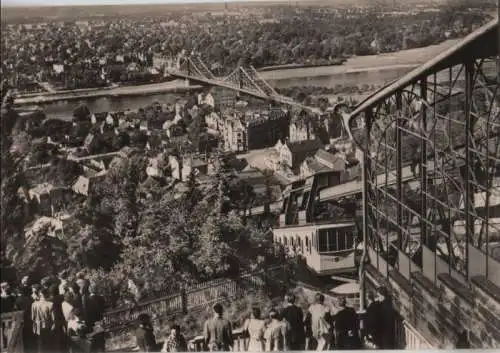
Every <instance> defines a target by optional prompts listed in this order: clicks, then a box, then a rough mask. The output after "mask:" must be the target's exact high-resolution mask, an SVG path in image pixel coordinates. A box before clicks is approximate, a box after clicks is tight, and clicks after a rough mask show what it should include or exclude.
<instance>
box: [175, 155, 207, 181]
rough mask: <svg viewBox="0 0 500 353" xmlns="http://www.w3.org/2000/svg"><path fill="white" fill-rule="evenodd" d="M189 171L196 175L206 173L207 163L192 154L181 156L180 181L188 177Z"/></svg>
mask: <svg viewBox="0 0 500 353" xmlns="http://www.w3.org/2000/svg"><path fill="white" fill-rule="evenodd" d="M191 172H194V174H195V175H196V176H198V175H207V173H208V163H207V162H206V161H204V160H203V159H200V158H197V157H194V156H184V157H183V158H182V172H181V176H182V179H181V180H182V181H186V180H188V178H189V175H190V174H191Z"/></svg>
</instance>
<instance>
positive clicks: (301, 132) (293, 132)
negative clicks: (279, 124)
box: [289, 121, 316, 142]
mask: <svg viewBox="0 0 500 353" xmlns="http://www.w3.org/2000/svg"><path fill="white" fill-rule="evenodd" d="M315 138H316V135H315V134H314V130H313V126H312V123H310V122H303V121H292V122H291V123H290V132H289V141H290V142H298V141H305V140H313V139H315Z"/></svg>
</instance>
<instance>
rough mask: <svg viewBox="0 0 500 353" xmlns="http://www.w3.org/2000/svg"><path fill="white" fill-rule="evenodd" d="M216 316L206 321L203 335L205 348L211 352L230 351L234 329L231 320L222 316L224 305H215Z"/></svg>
mask: <svg viewBox="0 0 500 353" xmlns="http://www.w3.org/2000/svg"><path fill="white" fill-rule="evenodd" d="M213 311H214V317H213V318H211V319H208V320H207V321H206V322H205V325H204V328H203V337H204V343H205V348H208V350H210V351H211V352H215V351H223V352H229V351H230V350H231V347H232V346H233V330H232V327H231V323H230V322H229V320H227V319H224V318H223V317H222V315H223V313H224V309H223V307H222V305H220V304H218V303H217V304H215V305H214V306H213Z"/></svg>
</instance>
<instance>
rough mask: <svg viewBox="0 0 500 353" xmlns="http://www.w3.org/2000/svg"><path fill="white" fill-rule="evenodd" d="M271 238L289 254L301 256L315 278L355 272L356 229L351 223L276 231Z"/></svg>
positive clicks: (315, 225) (286, 228) (312, 225)
mask: <svg viewBox="0 0 500 353" xmlns="http://www.w3.org/2000/svg"><path fill="white" fill-rule="evenodd" d="M273 237H274V241H275V242H276V243H279V244H283V245H284V246H285V247H286V248H287V249H288V250H289V251H290V252H291V253H292V254H293V255H299V256H302V257H303V258H304V259H305V261H306V264H307V266H308V267H309V268H311V269H312V270H313V271H315V272H316V273H317V274H318V275H325V276H327V275H333V274H338V273H346V272H352V271H354V270H356V262H357V261H356V252H355V249H356V246H357V244H356V243H357V242H356V238H357V228H356V224H355V223H354V222H345V223H336V224H335V223H328V224H311V225H303V226H292V227H285V228H276V229H273Z"/></svg>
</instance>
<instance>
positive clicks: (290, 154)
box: [280, 139, 322, 173]
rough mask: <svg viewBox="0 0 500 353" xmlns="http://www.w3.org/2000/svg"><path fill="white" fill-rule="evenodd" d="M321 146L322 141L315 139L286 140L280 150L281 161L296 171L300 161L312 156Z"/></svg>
mask: <svg viewBox="0 0 500 353" xmlns="http://www.w3.org/2000/svg"><path fill="white" fill-rule="evenodd" d="M321 147H322V143H321V141H319V140H317V139H315V140H305V141H298V142H289V141H287V142H286V143H285V144H284V145H283V146H282V147H281V150H280V159H281V163H282V164H283V165H284V166H286V167H288V168H289V169H290V170H292V171H293V172H294V173H296V172H298V171H299V168H300V165H301V164H302V162H303V161H304V160H305V159H306V158H307V157H309V156H313V155H314V154H315V153H316V152H317V151H318V149H320V148H321Z"/></svg>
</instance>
